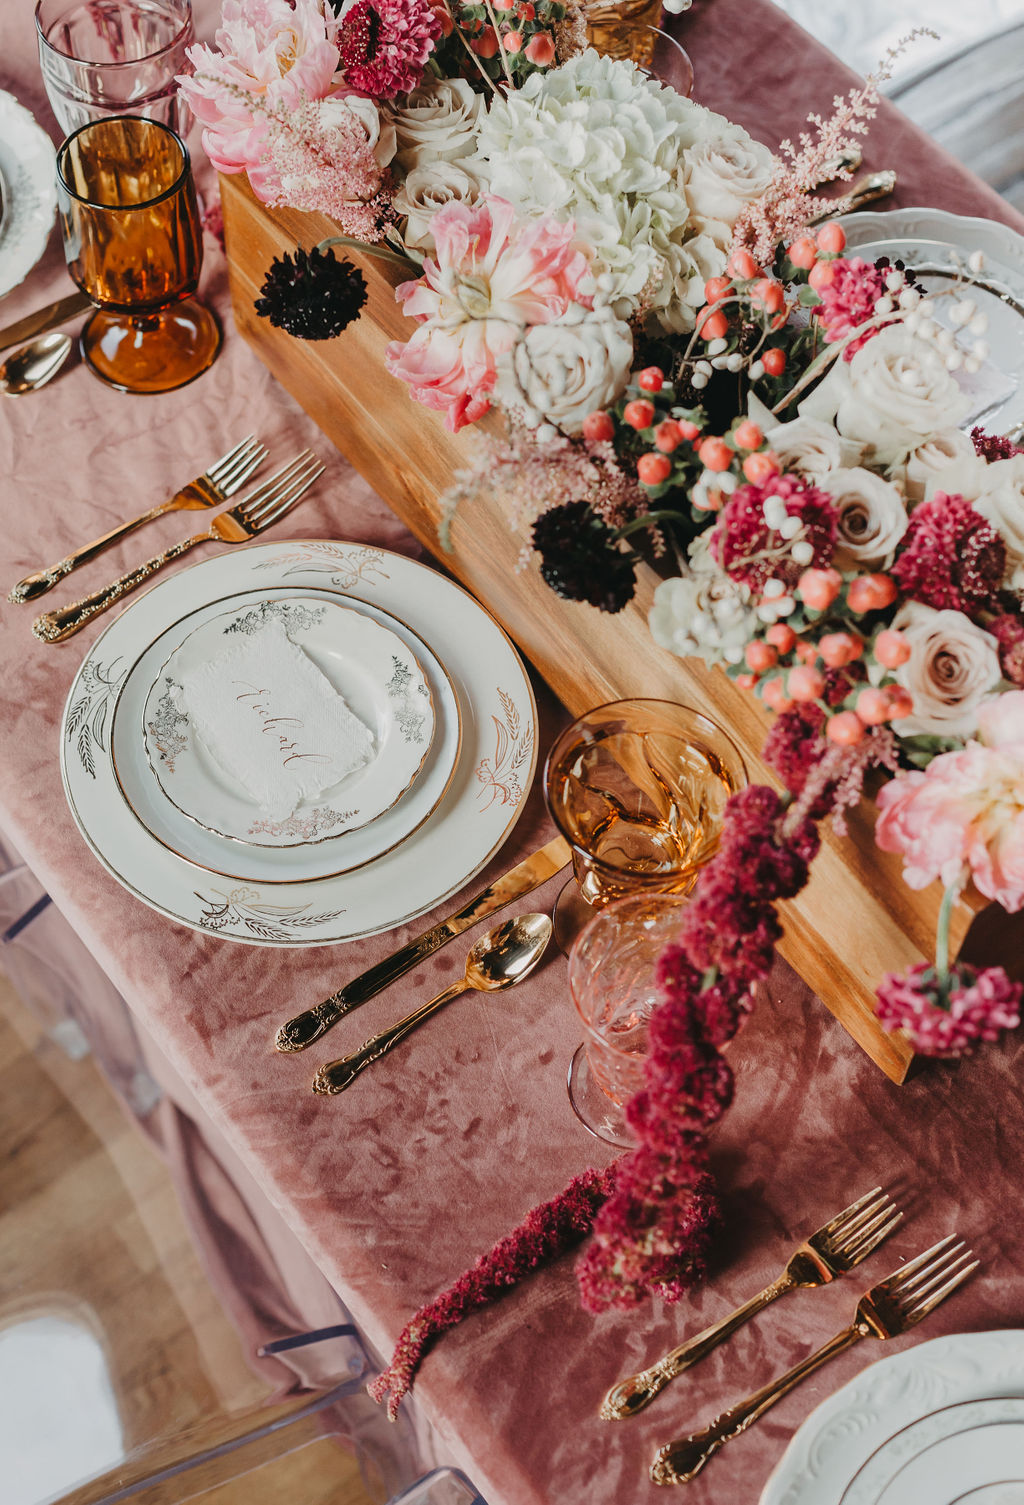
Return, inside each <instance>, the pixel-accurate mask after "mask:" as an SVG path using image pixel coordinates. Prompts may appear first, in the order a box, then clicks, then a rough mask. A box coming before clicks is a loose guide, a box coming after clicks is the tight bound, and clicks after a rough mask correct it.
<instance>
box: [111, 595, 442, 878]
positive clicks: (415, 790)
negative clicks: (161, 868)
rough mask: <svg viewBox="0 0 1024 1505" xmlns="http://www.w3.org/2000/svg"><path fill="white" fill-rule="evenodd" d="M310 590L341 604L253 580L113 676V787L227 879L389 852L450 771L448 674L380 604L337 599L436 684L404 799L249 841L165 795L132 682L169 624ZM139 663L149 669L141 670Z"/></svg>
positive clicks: (169, 839)
mask: <svg viewBox="0 0 1024 1505" xmlns="http://www.w3.org/2000/svg"><path fill="white" fill-rule="evenodd" d="M311 595H312V596H316V597H322V598H323V599H324V600H325V601H330V602H332V603H336V604H340V601H341V598H339V596H338V594H337V592H334V591H330V590H326V591H325V590H323V589H321V588H320V587H318V586H299V587H294V586H293V587H281V586H278V587H259V588H258V589H256V590H250V591H243V592H241V593H239V592H237V591H232V592H231V594H230V595H229V596H227V597H225V598H224V599H223V600H222V601H208V602H206V603H204V605H202V606H200V607H197V608H196V609H195V610H193V611H191V612H187V613H186V614H185V615H184V616H182V617H180V618H179V619H178V620H177V621H175V622H172V623H171V624H170V625H169V626H168V627H166V628H165V629H164V631H163V632H162V633H161V634H160V635H159V636H158V637H157V638H155V639H154V641H153V642H152V643H149V644H147V645H146V647H145V648H143V649H142V650H141V652H140V653H139V654H138V655H137V657H136V659H135V661H134V663H132V664H131V665H130V666H129V667H128V669H127V670H126V671H125V672H124V674H123V675H122V676H121V677H120V679H119V682H118V687H117V690H116V693H115V694H114V696H113V700H112V705H111V715H110V723H109V725H110V733H109V741H110V749H109V752H110V758H111V764H112V767H113V773H114V779H115V782H116V783H117V787H118V792H119V794H120V795H121V798H122V800H123V801H124V803H125V805H126V806H127V808H128V809H129V810H130V811H131V814H132V817H133V819H135V820H136V821H138V822H139V823H140V824H141V825H142V827H143V829H144V830H145V831H146V833H147V834H148V835H149V836H150V837H151V838H152V839H153V840H154V841H157V842H159V843H160V845H161V846H163V847H165V848H166V849H167V850H168V851H169V852H171V853H173V854H174V856H176V857H178V858H180V860H181V861H183V862H187V863H189V865H190V866H192V867H193V868H195V869H196V870H197V872H198V873H199V874H201V875H205V874H210V873H212V874H214V875H216V876H218V877H221V878H230V879H233V880H234V881H235V882H236V883H268V884H274V885H277V884H292V883H318V882H321V881H322V880H324V879H326V878H337V877H341V876H343V875H344V874H346V873H353V872H356V871H357V870H358V869H359V868H361V867H365V866H366V864H367V863H370V862H376V861H377V860H378V859H379V858H380V857H384V856H386V855H387V853H389V852H392V851H394V850H395V849H396V848H397V847H399V846H400V845H402V843H404V842H406V841H408V840H409V838H410V837H411V836H413V835H415V833H416V832H417V831H418V830H419V829H420V827H421V826H423V825H424V824H425V822H426V821H428V820H429V819H430V817H431V816H432V815H433V814H434V812H435V810H436V809H437V808H438V806H439V805H440V804H441V802H442V801H443V799H444V797H445V795H446V794H447V793H448V790H449V789H450V787H451V784H452V780H453V779H454V778H455V775H456V773H457V771H458V765H459V758H460V755H461V750H462V743H463V714H462V708H461V706H460V704H459V697H458V695H457V693H456V690H455V686H454V684H453V683H452V679H451V676H450V675H449V674H448V671H447V670H446V669H445V667H444V665H443V664H442V663H441V661H440V660H439V659H438V658H437V656H436V654H435V653H434V652H433V650H432V649H431V648H430V647H429V646H428V644H427V643H425V642H424V640H423V639H422V638H421V637H420V636H419V634H418V633H416V632H414V631H413V629H412V628H411V627H410V626H409V624H408V622H404V621H402V620H401V619H400V618H398V617H396V616H394V615H393V613H391V612H387V611H384V610H383V608H381V607H379V606H376V605H374V603H373V602H369V601H361V600H357V599H356V598H355V597H345V598H344V600H345V602H346V603H347V607H346V609H349V610H359V611H363V612H366V613H367V614H369V615H370V616H371V617H372V619H373V620H374V621H380V622H382V623H386V624H387V625H388V626H389V628H390V630H392V631H397V633H398V634H399V636H401V635H402V634H404V635H405V636H406V637H407V638H408V640H409V646H410V648H414V649H415V651H416V652H418V653H419V655H420V657H421V659H422V660H424V661H425V663H426V664H427V667H428V670H429V674H430V676H431V677H432V678H433V679H434V681H435V685H434V693H435V697H436V707H437V713H438V715H439V718H440V723H441V725H440V736H439V737H435V739H434V743H433V745H432V747H431V748H430V751H429V753H428V754H427V763H426V768H425V770H424V772H423V774H422V776H421V778H419V779H417V780H416V782H415V784H414V785H413V787H412V789H411V790H410V791H409V794H408V796H407V798H406V799H404V800H402V801H400V802H399V803H398V804H396V805H395V806H394V807H392V809H390V810H387V811H385V812H384V813H383V815H381V816H379V817H378V819H377V820H376V821H374V822H370V823H369V824H368V825H367V826H362V827H360V828H358V829H357V830H354V831H343V832H342V833H341V834H340V835H338V836H335V837H327V838H326V839H325V840H324V841H322V842H318V843H315V844H314V845H311V846H309V847H271V848H266V847H256V846H247V845H245V844H244V843H242V842H236V841H233V840H231V838H230V837H226V836H219V835H217V834H215V833H213V832H210V831H207V830H205V828H204V827H202V826H201V825H200V824H199V823H198V822H194V821H192V820H190V819H188V817H186V816H184V815H181V814H180V812H179V811H177V810H176V809H175V807H174V806H173V804H171V803H170V802H167V801H165V800H163V797H162V795H161V794H160V791H159V788H158V786H157V785H156V783H155V781H154V780H153V779H152V774H151V770H150V766H149V762H148V757H147V752H146V749H145V747H144V746H143V744H142V741H141V739H140V738H139V737H138V735H137V728H136V726H135V724H134V723H135V721H136V720H137V719H138V717H139V716H141V715H142V706H141V705H140V703H139V702H140V701H144V700H147V699H148V696H149V694H150V689H149V687H148V686H147V685H146V684H145V683H142V684H141V685H139V684H138V683H136V681H137V679H141V680H142V681H146V680H148V678H149V672H150V671H151V670H152V667H153V662H155V660H156V659H157V658H159V657H160V654H161V652H166V648H167V645H168V644H169V643H170V642H172V641H174V640H175V638H174V636H173V635H174V633H175V629H176V628H179V627H185V626H186V624H187V625H189V626H191V625H193V624H194V623H195V621H196V619H197V618H202V620H203V625H207V624H208V623H209V622H212V621H215V620H216V617H217V614H216V613H215V612H214V611H213V608H214V607H215V606H220V607H222V606H224V605H225V604H227V603H228V602H232V603H234V605H235V608H236V609H238V610H241V609H243V605H242V604H243V603H245V604H255V603H256V602H258V601H261V600H267V599H268V598H270V597H273V598H275V599H281V600H291V599H295V600H304V599H308V598H309V597H310V596H311ZM403 640H404V639H403ZM156 650H158V651H156ZM147 661H148V662H149V668H148V669H147V668H146V667H145V666H146V664H147ZM124 718H127V721H126V720H125V719H124ZM157 800H159V803H157ZM148 801H154V805H153V808H152V809H150V810H148V811H147V809H146V805H147V802H148ZM239 869H241V871H239Z"/></svg>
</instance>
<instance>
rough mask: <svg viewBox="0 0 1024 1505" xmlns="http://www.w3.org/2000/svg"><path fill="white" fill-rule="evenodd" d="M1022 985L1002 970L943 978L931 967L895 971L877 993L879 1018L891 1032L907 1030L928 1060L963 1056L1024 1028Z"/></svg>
mask: <svg viewBox="0 0 1024 1505" xmlns="http://www.w3.org/2000/svg"><path fill="white" fill-rule="evenodd" d="M1021 992H1022V989H1021V984H1020V983H1019V982H1011V981H1010V979H1009V977H1008V976H1007V975H1006V973H1005V972H1004V971H1003V969H1002V967H986V968H985V969H984V970H983V971H981V972H977V971H975V969H974V968H973V967H968V966H963V965H961V966H957V967H952V968H951V969H950V971H949V972H948V973H947V974H946V975H945V976H941V975H940V974H939V973H938V972H937V970H936V969H935V967H933V966H931V965H930V964H929V963H928V962H919V963H918V964H917V966H916V967H911V968H910V970H909V972H905V973H904V974H903V975H902V976H899V977H898V976H896V975H895V974H894V973H892V972H890V973H888V974H887V976H886V977H884V978H883V980H882V985H881V987H880V988H879V989H878V1017H879V1019H880V1020H881V1022H882V1025H883V1027H884V1028H885V1029H887V1030H903V1031H904V1032H905V1033H906V1034H907V1035H909V1037H910V1039H911V1040H912V1042H913V1045H914V1049H915V1050H916V1051H919V1052H920V1054H921V1055H924V1056H962V1055H965V1054H966V1053H967V1052H968V1051H970V1050H972V1049H973V1048H974V1046H975V1045H977V1044H978V1042H979V1041H981V1040H998V1038H999V1035H1000V1031H1002V1030H1004V1029H1016V1027H1017V1025H1018V1024H1019V1023H1020V1000H1021Z"/></svg>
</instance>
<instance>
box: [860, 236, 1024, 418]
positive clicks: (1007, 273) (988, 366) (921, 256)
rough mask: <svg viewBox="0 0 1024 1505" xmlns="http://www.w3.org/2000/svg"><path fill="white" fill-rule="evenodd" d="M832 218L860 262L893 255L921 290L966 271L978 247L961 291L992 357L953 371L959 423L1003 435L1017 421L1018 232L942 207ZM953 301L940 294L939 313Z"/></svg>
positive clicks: (1023, 410) (1022, 392) (946, 283)
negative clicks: (962, 417) (964, 412)
mask: <svg viewBox="0 0 1024 1505" xmlns="http://www.w3.org/2000/svg"><path fill="white" fill-rule="evenodd" d="M839 223H840V224H841V225H842V227H843V229H844V230H845V231H846V243H847V252H851V251H852V252H855V253H856V254H857V255H858V256H862V257H863V258H864V260H865V261H877V259H878V258H879V257H880V256H888V257H890V258H891V259H892V260H894V261H895V260H896V259H899V260H901V261H903V262H905V263H906V265H907V266H908V267H911V268H913V270H914V271H916V272H920V273H921V274H922V275H921V283H920V285H921V286H923V288H924V289H925V290H926V291H935V292H940V291H945V290H948V289H950V288H951V287H953V286H954V284H955V281H956V278H957V274H958V272H964V273H966V272H967V259H968V257H969V256H970V255H971V254H972V252H975V251H980V252H981V253H982V255H983V256H984V265H983V268H982V270H981V272H980V273H979V274H978V275H977V278H976V279H975V281H976V286H974V287H972V288H969V289H965V291H964V294H963V296H964V297H965V298H971V299H973V300H974V302H975V303H976V304H977V305H978V310H979V312H984V313H985V314H987V316H988V328H987V330H986V331H985V335H984V338H985V341H986V343H987V344H988V345H989V347H990V350H991V355H990V357H989V359H988V360H986V361H985V363H984V365H983V366H982V369H981V371H980V372H979V373H977V374H976V375H974V376H966V375H965V374H964V373H963V372H962V371H961V372H957V373H955V374H956V378H957V380H958V381H959V382H960V383H961V385H963V386H964V387H965V390H966V391H967V393H968V395H969V397H970V399H971V412H970V416H969V418H968V420H967V422H966V423H965V425H964V427H967V428H970V427H973V426H974V425H975V424H980V425H981V426H982V427H983V428H985V429H987V430H988V431H989V432H990V433H998V434H1003V433H1007V432H1009V430H1010V429H1012V428H1013V427H1014V426H1015V425H1016V424H1018V423H1022V422H1024V236H1020V235H1018V234H1017V232H1016V231H1015V230H1011V229H1010V228H1009V226H1008V225H1002V224H1000V223H999V222H998V221H997V220H989V219H974V218H970V217H968V216H967V215H960V214H948V213H947V212H946V211H945V210H942V209H890V210H887V211H884V212H881V213H875V212H874V211H872V210H870V209H867V210H860V211H858V212H857V213H855V214H847V215H844V216H843V217H842V218H841V219H840V220H839ZM952 301H953V300H952V299H951V298H947V299H943V300H941V302H940V303H939V307H938V311H937V315H936V316H937V317H938V318H940V319H943V318H944V315H943V313H942V309H943V306H944V305H948V304H950V303H952Z"/></svg>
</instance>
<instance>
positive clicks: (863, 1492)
mask: <svg viewBox="0 0 1024 1505" xmlns="http://www.w3.org/2000/svg"><path fill="white" fill-rule="evenodd" d="M1007 1424H1010V1425H1012V1427H1013V1433H1014V1435H1013V1438H1012V1454H1011V1458H1010V1459H1009V1460H1008V1464H1009V1467H1011V1468H1012V1469H1013V1471H1014V1472H1015V1473H1016V1474H1017V1475H1018V1478H1019V1477H1020V1476H1021V1474H1022V1473H1024V1467H1022V1466H1024V1446H1022V1441H1024V1396H1020V1395H1004V1396H988V1397H986V1398H985V1399H984V1400H973V1401H970V1400H968V1401H957V1402H956V1404H955V1405H952V1406H943V1407H942V1409H941V1410H939V1411H929V1412H928V1414H927V1415H926V1416H919V1417H918V1418H917V1420H916V1421H912V1422H909V1423H908V1424H907V1426H905V1427H901V1428H900V1430H899V1431H898V1432H896V1433H894V1434H893V1436H892V1437H890V1438H888V1439H887V1440H886V1441H885V1442H883V1443H882V1444H881V1446H879V1447H877V1448H875V1450H874V1452H873V1453H872V1454H871V1455H870V1457H868V1458H866V1459H865V1460H864V1462H863V1463H862V1464H861V1466H860V1468H859V1469H858V1470H857V1472H856V1474H855V1475H854V1477H853V1478H852V1479H851V1480H850V1482H849V1484H848V1485H847V1486H846V1488H845V1489H844V1490H843V1495H842V1499H841V1501H840V1505H879V1502H880V1501H882V1500H883V1499H885V1498H886V1497H887V1496H888V1498H889V1500H890V1501H891V1502H893V1505H894V1502H895V1501H896V1500H897V1499H899V1498H900V1493H901V1491H902V1493H903V1495H906V1494H907V1492H908V1481H909V1487H910V1488H912V1489H914V1490H917V1489H919V1488H920V1486H921V1479H920V1471H921V1469H922V1468H924V1469H926V1470H928V1471H930V1472H932V1473H935V1472H937V1471H938V1472H940V1473H941V1471H942V1469H943V1468H948V1467H949V1464H948V1461H947V1459H948V1455H949V1452H950V1447H949V1445H950V1444H953V1445H954V1448H955V1455H956V1461H957V1465H958V1466H960V1467H962V1466H963V1465H965V1464H966V1465H968V1466H969V1467H970V1468H971V1469H972V1470H973V1469H977V1468H978V1467H979V1466H980V1467H981V1468H982V1469H988V1470H990V1471H991V1469H992V1468H993V1467H995V1468H997V1469H999V1470H1000V1471H1002V1476H1001V1477H1000V1474H999V1473H997V1474H996V1477H995V1478H994V1479H993V1478H988V1479H980V1478H979V1476H978V1474H977V1473H975V1475H974V1478H973V1479H967V1480H966V1481H964V1480H961V1481H960V1482H959V1483H958V1484H955V1485H954V1486H953V1488H954V1489H955V1490H956V1494H954V1495H950V1494H949V1493H948V1488H949V1486H948V1484H946V1493H945V1494H944V1495H943V1496H942V1505H955V1501H956V1500H957V1499H959V1498H960V1497H961V1496H962V1495H963V1494H964V1493H965V1490H964V1489H963V1488H962V1487H961V1486H962V1485H963V1484H964V1483H966V1485H967V1490H968V1491H971V1490H977V1489H979V1488H981V1487H983V1486H991V1485H994V1484H1002V1483H1004V1482H1006V1479H1007V1477H1008V1475H1007V1473H1006V1472H1005V1469H1006V1468H1007V1461H999V1460H998V1459H994V1458H993V1454H994V1453H995V1452H996V1451H997V1450H998V1443H999V1440H1000V1439H1001V1438H1003V1437H1004V1436H1005V1435H1008V1434H1003V1433H1001V1432H1000V1431H999V1430H993V1428H997V1429H998V1428H1000V1427H1002V1426H1004V1425H1007ZM993 1442H995V1443H996V1444H997V1447H996V1448H995V1449H993V1448H992V1447H991V1446H987V1447H986V1443H988V1444H992V1443H993ZM979 1443H980V1444H981V1446H980V1449H979ZM936 1449H938V1452H936ZM979 1451H980V1452H981V1453H982V1455H983V1456H982V1457H981V1458H980V1459H979V1457H978V1453H979ZM940 1460H941V1461H940ZM929 1489H930V1490H934V1489H935V1485H934V1483H932V1484H930V1485H929ZM894 1490H895V1494H894V1493H893V1491H894ZM921 1498H922V1497H921V1495H916V1496H911V1498H910V1502H909V1505H919V1501H920V1499H921ZM927 1498H928V1499H930V1500H931V1499H934V1500H935V1502H936V1505H939V1500H940V1497H939V1495H938V1494H937V1493H929V1494H928V1496H927ZM904 1505H906V1501H904Z"/></svg>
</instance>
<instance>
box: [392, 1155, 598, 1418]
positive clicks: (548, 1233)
mask: <svg viewBox="0 0 1024 1505" xmlns="http://www.w3.org/2000/svg"><path fill="white" fill-rule="evenodd" d="M616 1165H617V1162H613V1163H612V1164H611V1165H610V1166H608V1167H607V1168H606V1169H605V1170H601V1171H598V1170H586V1171H584V1172H583V1173H582V1175H579V1176H576V1177H575V1178H574V1180H572V1181H570V1183H569V1185H568V1186H567V1187H566V1188H565V1190H564V1191H562V1192H560V1193H559V1194H558V1196H557V1197H553V1198H552V1200H551V1201H550V1202H545V1203H544V1204H543V1205H542V1206H540V1207H535V1208H534V1209H533V1211H532V1212H530V1213H528V1214H527V1216H526V1218H525V1219H524V1220H523V1222H522V1223H520V1225H519V1227H518V1228H515V1229H513V1231H512V1232H511V1233H510V1234H508V1235H507V1236H506V1237H505V1238H503V1239H502V1240H501V1242H500V1243H498V1244H495V1246H494V1248H493V1249H492V1250H491V1251H490V1253H489V1254H482V1255H481V1256H480V1258H479V1259H478V1260H477V1261H476V1263H475V1264H474V1265H473V1266H472V1268H471V1269H469V1270H467V1271H466V1272H465V1274H464V1275H460V1276H459V1278H458V1280H456V1281H455V1283H454V1284H453V1285H450V1286H449V1287H448V1289H447V1290H446V1291H442V1292H441V1294H440V1295H439V1296H435V1297H434V1299H433V1300H432V1301H428V1302H427V1304H426V1305H425V1306H421V1307H420V1309H419V1311H418V1312H417V1313H416V1314H415V1316H413V1317H412V1318H411V1320H410V1321H409V1322H407V1323H406V1325H405V1327H404V1328H403V1329H402V1333H401V1336H400V1337H399V1339H398V1343H397V1345H396V1347H395V1352H394V1355H393V1356H392V1360H391V1363H390V1365H389V1366H388V1368H387V1369H385V1371H384V1373H383V1374H380V1375H378V1376H377V1378H376V1379H375V1380H373V1381H372V1382H371V1384H370V1385H369V1386H368V1387H367V1388H368V1390H369V1393H370V1395H371V1396H372V1397H373V1399H374V1400H375V1401H377V1402H382V1401H383V1400H384V1399H385V1398H386V1399H387V1403H388V1415H389V1416H390V1417H391V1419H392V1421H393V1420H394V1419H395V1417H396V1416H397V1414H398V1407H399V1405H400V1404H401V1402H402V1398H403V1396H405V1395H406V1394H408V1392H409V1390H410V1388H411V1386H412V1383H413V1380H414V1379H415V1377H416V1373H417V1371H418V1369H419V1367H420V1365H421V1364H422V1362H423V1359H424V1357H425V1355H426V1353H427V1350H428V1349H429V1347H430V1345H431V1343H433V1341H434V1339H435V1338H437V1337H438V1336H439V1335H440V1334H441V1333H443V1332H445V1331H447V1329H448V1328H450V1327H454V1326H455V1325H456V1324H457V1323H459V1322H461V1321H462V1319H463V1318H464V1317H466V1316H468V1315H469V1313H470V1312H472V1311H474V1310H475V1309H476V1308H477V1307H481V1306H486V1305H487V1304H488V1303H489V1302H491V1301H493V1300H495V1298H496V1297H498V1296H500V1295H502V1294H503V1293H504V1292H505V1291H507V1290H509V1289H510V1288H511V1287H512V1286H515V1285H518V1283H519V1282H520V1281H521V1280H523V1279H524V1278H525V1276H527V1275H529V1274H530V1273H531V1272H532V1271H534V1270H537V1269H539V1268H540V1267H541V1266H542V1265H545V1264H547V1263H549V1262H550V1261H551V1260H553V1259H556V1258H557V1257H558V1256H559V1255H560V1254H563V1253H564V1252H565V1251H566V1250H567V1249H571V1248H574V1247H575V1245H576V1244H578V1243H579V1242H580V1240H581V1239H583V1238H585V1237H586V1235H587V1234H588V1233H589V1232H590V1229H591V1226H592V1224H593V1219H594V1213H595V1212H596V1210H597V1208H598V1207H600V1206H601V1204H602V1203H603V1202H604V1201H605V1199H606V1198H607V1197H608V1195H609V1193H610V1192H611V1190H612V1187H613V1186H614V1184H615V1175H616Z"/></svg>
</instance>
